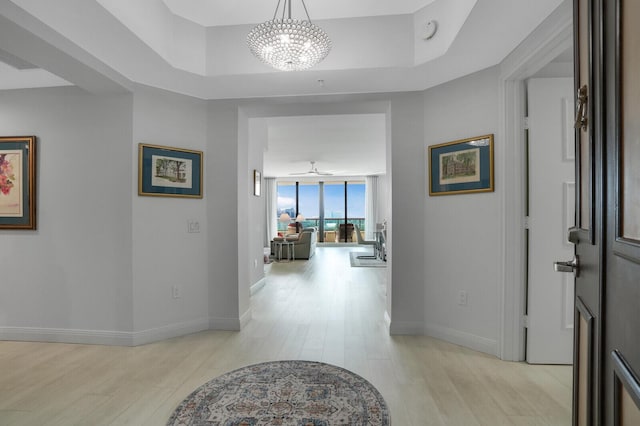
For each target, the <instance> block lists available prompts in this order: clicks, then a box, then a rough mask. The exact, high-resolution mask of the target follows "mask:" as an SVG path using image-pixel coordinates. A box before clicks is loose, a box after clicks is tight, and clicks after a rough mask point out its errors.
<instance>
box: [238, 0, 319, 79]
mask: <svg viewBox="0 0 640 426" xmlns="http://www.w3.org/2000/svg"><path fill="white" fill-rule="evenodd" d="M300 1H301V2H302V6H303V7H304V11H305V13H306V15H307V19H306V20H303V21H301V20H298V19H292V18H291V0H284V4H283V6H282V17H281V18H280V19H276V17H277V15H278V10H279V9H280V3H281V0H278V4H277V6H276V11H275V13H274V14H273V19H272V20H270V21H267V22H263V23H262V24H259V25H257V26H255V27H254V28H253V29H252V30H251V32H250V33H249V35H247V44H248V45H249V50H251V53H253V54H254V55H255V56H256V57H258V59H260V60H261V61H262V62H264V63H265V64H267V65H270V66H272V67H274V68H276V69H279V70H282V71H299V70H304V69H307V68H311V67H313V66H314V65H316V64H318V63H319V62H320V61H322V60H323V59H324V58H326V57H327V55H328V54H329V50H331V40H330V39H329V36H327V33H325V32H324V31H323V30H322V28H320V27H318V26H317V25H314V24H312V23H311V18H309V12H307V6H306V5H305V4H304V0H300ZM285 10H287V11H288V13H287V19H285V17H284V15H285Z"/></svg>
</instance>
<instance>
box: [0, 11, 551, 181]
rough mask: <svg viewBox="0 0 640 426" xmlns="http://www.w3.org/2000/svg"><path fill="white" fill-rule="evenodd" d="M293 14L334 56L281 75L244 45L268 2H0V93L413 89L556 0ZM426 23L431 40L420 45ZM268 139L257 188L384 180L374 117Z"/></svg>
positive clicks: (490, 49)
mask: <svg viewBox="0 0 640 426" xmlns="http://www.w3.org/2000/svg"><path fill="white" fill-rule="evenodd" d="M305 3H306V5H307V7H308V10H309V14H310V16H311V19H312V20H313V21H314V23H316V24H318V25H320V26H321V27H322V28H323V29H324V30H325V31H326V32H327V33H328V34H329V36H330V37H331V39H332V42H333V49H332V51H331V53H330V54H329V56H328V57H327V58H326V60H325V61H323V62H322V63H320V64H319V65H318V66H317V67H315V68H313V69H311V70H307V71H299V72H283V71H277V70H274V69H271V68H269V67H268V66H266V65H264V64H263V63H261V62H260V61H259V60H258V59H256V58H255V57H253V56H252V55H251V53H250V52H249V50H248V48H247V46H246V35H247V33H248V32H249V31H250V29H251V28H252V27H253V26H254V25H255V24H258V23H260V22H263V21H265V20H267V19H271V18H272V16H273V13H274V10H275V7H276V4H277V1H276V0H233V1H229V0H224V1H223V0H56V1H51V0H0V90H1V89H14V88H23V87H46V86H62V85H77V86H79V87H81V88H83V89H85V90H87V91H89V92H92V93H105V92H107V93H108V92H122V91H131V90H133V89H134V87H135V85H136V84H141V85H146V86H152V87H157V88H161V89H166V90H169V91H173V92H176V93H182V94H186V95H189V96H193V97H197V98H201V99H224V98H257V97H271V96H299V95H325V94H353V93H375V92H397V91H415V90H424V89H427V88H429V87H432V86H435V85H438V84H441V83H443V82H446V81H450V80H453V79H455V78H458V77H461V76H464V75H467V74H470V73H472V72H475V71H478V70H481V69H484V68H487V67H490V66H493V65H496V64H498V63H500V62H501V61H502V60H503V59H504V58H505V56H506V55H507V54H509V52H511V51H512V50H513V49H514V48H515V47H516V46H517V45H518V44H519V43H520V42H521V41H522V40H524V38H525V37H526V36H527V35H528V34H529V33H531V31H533V29H534V28H535V27H536V26H537V25H539V24H540V23H541V22H542V21H543V20H544V19H545V18H546V17H547V16H548V15H549V14H550V13H551V12H552V11H553V10H554V9H555V8H556V7H558V6H559V5H560V3H562V0H535V1H532V0H394V1H372V0H349V1H344V0H306V1H305ZM292 4H293V15H294V17H302V15H301V13H302V10H301V9H300V1H299V0H292ZM432 20H434V21H436V22H437V24H438V31H437V33H436V35H435V36H434V37H433V38H431V39H429V40H425V39H424V38H423V35H424V29H425V26H426V24H427V22H429V21H432ZM266 128H267V133H268V141H267V151H266V153H265V165H264V173H265V176H282V177H286V176H289V173H291V172H300V171H305V170H308V168H309V161H316V166H317V167H318V168H319V169H320V170H322V171H329V172H332V173H334V174H335V175H340V176H362V175H371V174H380V173H384V172H385V155H384V149H385V140H384V138H385V134H386V130H385V128H384V117H382V116H379V115H375V114H373V115H363V116H350V117H339V116H323V117H307V118H301V117H279V118H271V119H268V120H267V123H266Z"/></svg>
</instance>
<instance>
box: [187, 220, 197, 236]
mask: <svg viewBox="0 0 640 426" xmlns="http://www.w3.org/2000/svg"><path fill="white" fill-rule="evenodd" d="M187 232H188V233H190V234H197V233H199V232H200V222H198V221H197V220H188V221H187Z"/></svg>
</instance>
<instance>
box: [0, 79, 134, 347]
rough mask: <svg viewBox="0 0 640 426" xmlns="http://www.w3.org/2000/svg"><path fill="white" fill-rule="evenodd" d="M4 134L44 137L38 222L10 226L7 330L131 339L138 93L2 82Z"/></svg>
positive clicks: (1, 298)
mask: <svg viewBox="0 0 640 426" xmlns="http://www.w3.org/2000/svg"><path fill="white" fill-rule="evenodd" d="M0 134H2V135H3V136H20V135H35V136H37V137H38V141H37V150H38V153H37V154H38V167H37V184H38V188H37V193H38V199H37V208H38V213H37V219H38V229H37V230H36V231H8V230H7V231H0V241H2V243H1V244H0V269H1V271H2V272H1V274H0V275H1V277H2V278H0V333H2V334H0V336H2V337H4V338H20V337H22V338H27V339H34V340H54V341H55V340H58V339H61V340H67V341H74V340H75V339H76V338H77V339H80V340H82V339H83V337H82V336H81V335H82V332H78V331H77V330H91V331H92V336H100V338H102V339H104V340H106V341H109V342H113V343H125V342H126V340H127V336H128V334H127V333H126V332H130V331H132V330H133V317H132V303H133V299H132V287H131V284H132V217H131V205H132V193H131V189H132V184H131V182H132V180H133V176H132V173H133V166H132V163H133V158H132V156H131V138H132V98H131V96H130V95H119V96H94V95H90V94H87V93H86V92H84V91H82V90H80V89H77V88H74V87H65V88H52V89H31V90H13V91H2V92H0ZM121 332H125V333H121ZM83 341H86V340H83Z"/></svg>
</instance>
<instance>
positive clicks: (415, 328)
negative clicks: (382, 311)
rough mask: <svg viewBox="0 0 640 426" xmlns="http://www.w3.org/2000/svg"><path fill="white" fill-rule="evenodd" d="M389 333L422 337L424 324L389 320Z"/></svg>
mask: <svg viewBox="0 0 640 426" xmlns="http://www.w3.org/2000/svg"><path fill="white" fill-rule="evenodd" d="M389 333H391V334H410V335H419V336H421V335H423V334H424V323H423V322H420V321H393V320H391V319H390V323H389Z"/></svg>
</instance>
